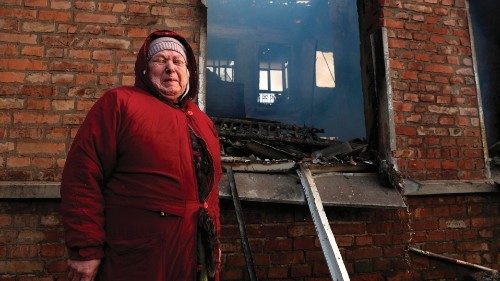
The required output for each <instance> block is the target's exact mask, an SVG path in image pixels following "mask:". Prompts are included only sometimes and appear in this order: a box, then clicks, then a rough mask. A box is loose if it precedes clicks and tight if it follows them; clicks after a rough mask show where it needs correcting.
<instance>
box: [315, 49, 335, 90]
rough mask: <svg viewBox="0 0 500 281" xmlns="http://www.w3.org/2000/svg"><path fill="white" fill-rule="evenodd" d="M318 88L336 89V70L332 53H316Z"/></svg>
mask: <svg viewBox="0 0 500 281" xmlns="http://www.w3.org/2000/svg"><path fill="white" fill-rule="evenodd" d="M316 86H318V87H323V88H335V68H334V64H333V53H332V52H320V51H317V52H316Z"/></svg>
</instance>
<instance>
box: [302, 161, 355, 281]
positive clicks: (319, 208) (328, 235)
mask: <svg viewBox="0 0 500 281" xmlns="http://www.w3.org/2000/svg"><path fill="white" fill-rule="evenodd" d="M297 174H298V175H299V177H300V181H301V182H302V188H303V189H304V194H305V196H306V199H307V204H308V205H309V210H310V211H311V216H312V218H313V221H314V226H315V228H316V232H317V233H318V238H319V242H320V244H321V249H322V250H323V254H324V255H325V259H326V264H327V265H328V270H329V271H330V276H331V277H332V280H335V281H348V280H350V279H349V275H348V274H347V270H346V268H345V265H344V261H343V260H342V256H341V255H340V251H339V248H338V246H337V243H336V242H335V237H334V236H333V233H332V230H331V228H330V224H329V223H328V218H327V217H326V214H325V210H324V209H323V203H322V202H321V197H320V196H319V193H318V189H317V187H316V184H315V183H314V178H313V176H312V174H311V171H310V170H309V168H307V166H305V165H304V164H299V169H298V170H297Z"/></svg>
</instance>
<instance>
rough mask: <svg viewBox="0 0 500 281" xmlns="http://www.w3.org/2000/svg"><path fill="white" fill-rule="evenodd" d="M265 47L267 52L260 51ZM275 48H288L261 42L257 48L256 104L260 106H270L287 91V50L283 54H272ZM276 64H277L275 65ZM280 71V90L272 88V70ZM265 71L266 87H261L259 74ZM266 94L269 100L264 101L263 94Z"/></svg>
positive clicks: (273, 79) (287, 47)
mask: <svg viewBox="0 0 500 281" xmlns="http://www.w3.org/2000/svg"><path fill="white" fill-rule="evenodd" d="M265 48H267V49H268V50H267V51H268V52H267V53H266V52H265V51H262V50H263V49H265ZM275 49H287V50H288V49H290V47H289V46H287V45H279V46H278V45H277V44H262V45H261V46H260V49H259V55H258V75H257V77H258V78H259V79H258V85H257V89H258V93H257V104H259V105H261V106H272V105H273V104H274V103H275V102H276V100H277V99H279V98H280V96H282V95H283V94H285V93H287V92H288V67H289V65H290V60H289V58H288V57H289V55H288V53H289V52H286V53H285V55H283V56H275V57H273V56H272V52H273V51H274V52H276V50H275ZM276 65H279V67H277V66H276ZM273 71H280V72H281V83H280V86H281V91H280V90H276V89H273V81H275V78H273V75H272V72H273ZM262 73H265V76H266V80H267V81H266V83H265V84H267V88H265V89H264V88H261V77H262V76H261V75H262ZM266 95H267V96H268V99H269V100H270V101H269V102H266V101H265V99H266V98H263V96H266Z"/></svg>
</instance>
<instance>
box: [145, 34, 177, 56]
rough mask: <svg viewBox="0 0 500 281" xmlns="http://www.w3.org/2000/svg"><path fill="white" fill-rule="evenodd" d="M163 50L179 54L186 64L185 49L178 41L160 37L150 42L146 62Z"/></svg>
mask: <svg viewBox="0 0 500 281" xmlns="http://www.w3.org/2000/svg"><path fill="white" fill-rule="evenodd" d="M163 50H172V51H176V52H178V53H179V54H181V55H182V57H183V58H184V61H186V62H187V57H186V48H185V47H184V46H183V45H182V43H181V42H179V40H177V39H174V38H172V37H160V38H157V39H155V40H153V41H152V42H151V44H149V50H148V58H147V59H148V61H149V60H150V59H151V58H152V57H153V56H154V55H155V54H156V53H158V52H161V51H163Z"/></svg>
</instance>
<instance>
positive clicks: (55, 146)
mask: <svg viewBox="0 0 500 281" xmlns="http://www.w3.org/2000/svg"><path fill="white" fill-rule="evenodd" d="M65 149H66V146H65V144H64V143H39V142H36V143H29V142H20V143H18V144H17V151H18V152H19V153H20V154H30V153H47V154H57V153H61V152H64V151H65Z"/></svg>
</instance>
